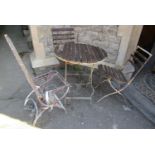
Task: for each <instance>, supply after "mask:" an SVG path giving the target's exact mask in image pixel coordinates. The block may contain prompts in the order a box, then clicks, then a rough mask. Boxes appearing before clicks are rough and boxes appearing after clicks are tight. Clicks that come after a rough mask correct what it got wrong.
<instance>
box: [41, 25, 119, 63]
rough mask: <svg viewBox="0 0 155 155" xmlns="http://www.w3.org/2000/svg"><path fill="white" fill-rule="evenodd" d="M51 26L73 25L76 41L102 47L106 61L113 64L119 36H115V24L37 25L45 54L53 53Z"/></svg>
mask: <svg viewBox="0 0 155 155" xmlns="http://www.w3.org/2000/svg"><path fill="white" fill-rule="evenodd" d="M52 27H74V29H75V37H76V41H77V42H81V43H88V44H91V45H95V46H98V47H101V48H103V49H104V50H106V52H107V53H108V62H110V63H113V64H115V62H116V59H117V55H118V51H119V46H120V41H121V37H119V36H117V31H118V26H116V25H104V26H103V25H73V26H71V25H61V26H58V25H54V26H38V30H39V40H40V41H41V42H42V43H43V44H44V48H45V52H46V54H47V55H48V54H50V55H51V54H52V53H53V50H54V48H53V42H52V33H51V28H52Z"/></svg>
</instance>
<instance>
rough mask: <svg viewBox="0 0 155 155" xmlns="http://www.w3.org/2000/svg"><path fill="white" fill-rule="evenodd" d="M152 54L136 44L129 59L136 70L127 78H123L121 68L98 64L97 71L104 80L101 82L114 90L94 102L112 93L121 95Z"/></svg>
mask: <svg viewBox="0 0 155 155" xmlns="http://www.w3.org/2000/svg"><path fill="white" fill-rule="evenodd" d="M151 56H152V54H151V53H150V52H148V51H146V50H145V49H143V48H141V47H140V46H137V49H136V51H135V52H134V54H132V55H131V57H130V59H129V61H130V62H131V63H132V64H136V67H135V68H136V71H135V72H134V73H133V75H132V77H131V78H130V79H129V80H127V79H126V78H125V75H124V74H123V72H122V71H121V70H118V69H115V68H111V67H109V66H105V65H103V66H100V67H99V71H100V72H101V74H102V76H101V77H103V78H104V79H105V80H103V81H102V82H101V83H104V82H108V83H109V85H110V87H111V88H112V89H113V90H114V92H112V93H109V94H107V95H105V96H103V97H101V98H100V99H99V100H98V101H97V102H96V103H99V102H100V101H102V100H103V99H105V98H106V97H109V96H111V95H114V94H120V95H122V96H123V94H122V92H123V91H124V90H125V89H126V88H127V87H128V86H130V84H131V83H132V82H133V81H134V79H135V78H136V77H137V75H138V74H139V73H140V72H141V70H142V69H143V68H144V66H145V65H146V64H147V62H148V61H149V60H150V58H151Z"/></svg>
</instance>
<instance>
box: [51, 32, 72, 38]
mask: <svg viewBox="0 0 155 155" xmlns="http://www.w3.org/2000/svg"><path fill="white" fill-rule="evenodd" d="M52 36H53V37H57V36H74V33H73V32H72V33H68V32H67V33H53V34H52Z"/></svg>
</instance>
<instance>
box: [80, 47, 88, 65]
mask: <svg viewBox="0 0 155 155" xmlns="http://www.w3.org/2000/svg"><path fill="white" fill-rule="evenodd" d="M80 46H81V49H80V50H81V54H82V61H83V62H86V63H87V47H86V46H87V45H86V44H81V45H80Z"/></svg>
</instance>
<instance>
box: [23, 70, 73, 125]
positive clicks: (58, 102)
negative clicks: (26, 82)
mask: <svg viewBox="0 0 155 155" xmlns="http://www.w3.org/2000/svg"><path fill="white" fill-rule="evenodd" d="M54 77H56V78H57V79H59V80H60V81H61V82H62V83H63V85H62V86H59V87H57V88H55V89H53V90H46V91H45V92H44V91H43V90H44V89H45V88H46V85H48V86H49V85H50V84H52V80H53V78H54ZM45 78H46V80H45V82H44V83H43V84H41V85H36V90H38V91H39V92H40V93H41V94H42V95H43V96H44V102H43V106H42V107H39V106H38V104H37V103H36V101H35V100H34V99H33V98H32V97H31V96H32V95H33V93H35V91H36V90H32V91H31V92H30V93H29V94H28V95H27V97H26V98H25V102H24V106H27V104H28V102H29V101H32V103H33V105H34V108H35V118H34V120H33V125H35V124H36V123H37V121H38V119H39V118H40V117H41V116H42V114H43V113H44V112H45V111H46V110H48V109H49V110H53V108H54V107H58V108H60V109H63V110H64V111H66V109H65V107H64V105H63V103H62V100H63V99H64V98H65V96H66V95H67V93H68V92H69V89H70V84H69V83H67V82H66V81H65V80H64V78H63V77H62V76H61V74H60V73H58V72H57V71H50V72H48V73H46V74H42V75H40V76H37V77H35V78H34V81H37V82H39V80H42V79H45ZM64 89H66V90H65V91H64ZM60 91H64V93H63V95H62V96H61V97H58V96H57V93H59V92H60ZM51 95H52V96H53V97H54V99H52V100H51V98H50V97H51Z"/></svg>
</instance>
